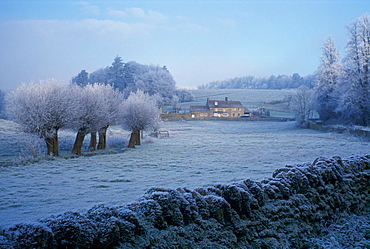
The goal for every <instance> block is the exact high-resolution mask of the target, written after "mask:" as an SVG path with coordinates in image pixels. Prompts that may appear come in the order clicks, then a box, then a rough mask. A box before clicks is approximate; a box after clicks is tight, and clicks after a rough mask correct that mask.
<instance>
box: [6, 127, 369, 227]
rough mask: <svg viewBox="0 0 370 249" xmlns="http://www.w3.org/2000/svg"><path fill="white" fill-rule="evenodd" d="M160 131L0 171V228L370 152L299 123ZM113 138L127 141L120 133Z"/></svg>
mask: <svg viewBox="0 0 370 249" xmlns="http://www.w3.org/2000/svg"><path fill="white" fill-rule="evenodd" d="M162 129H163V130H168V131H169V132H170V137H168V138H163V139H159V138H158V139H154V138H148V139H147V143H144V144H143V145H142V146H138V147H137V148H136V149H130V150H126V149H125V150H122V153H117V154H107V155H95V156H90V157H78V158H69V159H65V158H58V159H56V160H52V161H42V162H39V163H35V164H30V165H25V166H7V167H3V168H1V169H0V178H1V182H0V226H8V225H11V224H14V223H19V222H31V221H35V220H36V219H38V218H45V217H48V216H50V215H52V214H58V213H63V212H66V211H79V212H85V211H87V210H88V209H90V208H91V207H92V206H94V205H95V204H98V203H107V204H110V205H124V204H127V203H129V202H131V201H134V200H135V199H137V198H138V197H140V196H141V195H142V194H143V193H144V192H145V191H146V190H147V189H149V188H150V187H154V186H156V187H169V188H177V187H188V188H195V187H202V186H210V185H214V184H216V183H231V182H236V181H241V180H245V179H248V178H249V179H252V180H262V179H264V178H265V177H270V176H271V173H272V172H273V171H274V170H275V169H277V168H281V167H283V166H285V165H287V164H289V165H295V164H299V163H305V162H312V161H313V160H314V159H315V158H316V157H319V156H325V157H331V156H334V155H337V156H341V157H349V156H351V155H365V154H369V151H370V150H369V149H370V147H369V142H366V141H365V140H363V139H362V138H358V137H354V136H351V135H345V134H336V133H323V132H320V131H314V130H309V129H300V128H296V127H295V124H294V122H237V121H188V122H166V123H164V124H163V127H162ZM112 131H113V133H115V134H121V136H123V137H124V138H125V139H127V138H128V133H125V132H120V130H119V129H118V128H117V127H113V129H112ZM0 132H1V130H0ZM0 135H3V133H0ZM13 136H19V134H18V133H14V134H13ZM7 139H10V135H9V134H8V137H7ZM107 139H108V140H109V139H110V137H109V136H108V138H107ZM5 142H8V143H10V142H11V141H7V140H4V139H0V143H1V145H0V146H1V147H2V148H4V146H5V145H4V143H5ZM13 146H15V145H13Z"/></svg>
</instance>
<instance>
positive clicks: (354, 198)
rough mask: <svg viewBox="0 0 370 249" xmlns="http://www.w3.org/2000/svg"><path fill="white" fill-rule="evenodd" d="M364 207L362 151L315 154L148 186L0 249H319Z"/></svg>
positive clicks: (22, 227) (56, 220) (28, 229)
mask: <svg viewBox="0 0 370 249" xmlns="http://www.w3.org/2000/svg"><path fill="white" fill-rule="evenodd" d="M369 212H370V156H363V157H352V158H347V159H341V158H339V157H332V158H330V159H328V158H317V159H316V160H315V161H314V162H313V163H312V164H304V165H295V166H286V167H284V168H281V169H278V170H276V171H275V172H274V173H273V175H272V177H271V178H269V179H265V180H263V181H261V182H255V181H251V180H245V181H243V182H238V183H233V184H225V185H223V184H220V185H215V186H213V187H209V188H198V189H194V190H191V189H186V188H178V189H176V190H175V189H167V188H152V189H150V190H148V191H147V192H146V193H145V194H144V195H143V196H142V197H141V198H140V199H138V200H137V201H136V202H134V203H132V204H130V205H126V206H114V207H112V206H107V205H97V206H95V207H93V208H92V209H90V210H89V211H88V212H87V213H85V214H80V213H73V212H67V213H64V214H61V215H58V216H52V217H49V218H46V219H44V220H40V221H38V222H36V223H33V224H18V225H14V226H12V227H10V228H6V229H0V248H321V247H320V245H319V244H318V241H320V240H319V239H317V238H320V237H322V236H323V233H324V232H325V231H326V230H327V228H328V227H329V226H330V224H332V223H334V222H335V221H336V220H338V217H343V214H348V215H351V214H356V215H363V214H365V215H366V214H367V215H368V214H369ZM365 232H366V231H365ZM368 232H369V236H368V237H366V236H365V237H364V240H363V241H362V242H358V243H360V244H359V245H361V246H363V247H361V248H369V247H366V246H368V245H369V244H370V228H369V231H368ZM321 241H322V240H321ZM361 243H362V244H361Z"/></svg>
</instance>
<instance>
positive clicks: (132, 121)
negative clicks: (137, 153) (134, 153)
mask: <svg viewBox="0 0 370 249" xmlns="http://www.w3.org/2000/svg"><path fill="white" fill-rule="evenodd" d="M159 113H160V111H159V108H158V107H157V106H156V101H155V100H154V99H153V98H151V97H150V96H149V95H148V94H146V93H144V92H143V91H140V90H139V91H137V92H135V93H131V94H130V96H129V97H128V98H127V100H125V102H124V103H123V105H122V110H121V115H122V122H123V124H122V126H123V128H124V129H125V130H128V131H131V136H130V142H129V145H128V147H129V148H135V145H140V131H143V130H145V131H150V130H154V129H156V128H157V127H158V125H159Z"/></svg>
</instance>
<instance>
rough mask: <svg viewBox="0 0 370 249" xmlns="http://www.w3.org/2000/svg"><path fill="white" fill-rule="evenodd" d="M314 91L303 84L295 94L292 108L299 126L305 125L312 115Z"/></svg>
mask: <svg viewBox="0 0 370 249" xmlns="http://www.w3.org/2000/svg"><path fill="white" fill-rule="evenodd" d="M312 97H313V92H312V90H310V89H309V88H308V87H306V86H301V87H299V88H298V89H297V92H296V93H295V94H293V96H292V99H291V108H292V110H293V111H294V115H295V119H296V122H297V126H305V125H306V124H307V121H308V119H309V118H310V117H311V115H312V110H313V108H312Z"/></svg>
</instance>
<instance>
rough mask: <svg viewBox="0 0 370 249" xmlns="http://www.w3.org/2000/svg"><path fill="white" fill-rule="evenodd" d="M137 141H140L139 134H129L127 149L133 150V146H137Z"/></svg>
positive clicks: (135, 132)
mask: <svg viewBox="0 0 370 249" xmlns="http://www.w3.org/2000/svg"><path fill="white" fill-rule="evenodd" d="M138 137H139V138H138ZM138 139H139V140H140V132H138V131H133V132H131V136H130V141H129V143H128V148H135V144H137V140H138Z"/></svg>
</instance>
